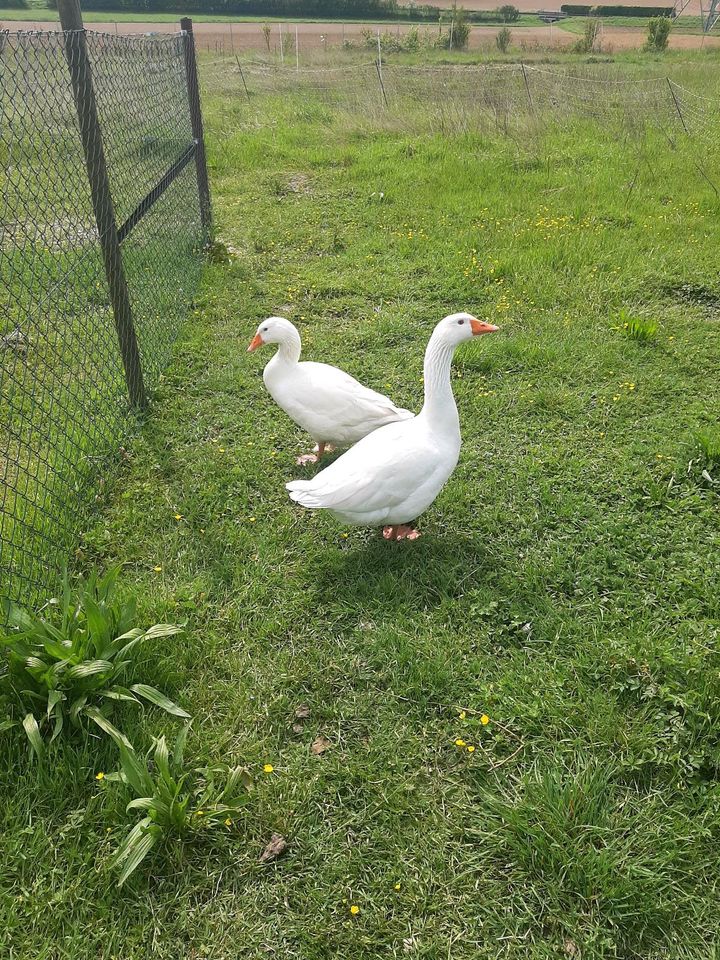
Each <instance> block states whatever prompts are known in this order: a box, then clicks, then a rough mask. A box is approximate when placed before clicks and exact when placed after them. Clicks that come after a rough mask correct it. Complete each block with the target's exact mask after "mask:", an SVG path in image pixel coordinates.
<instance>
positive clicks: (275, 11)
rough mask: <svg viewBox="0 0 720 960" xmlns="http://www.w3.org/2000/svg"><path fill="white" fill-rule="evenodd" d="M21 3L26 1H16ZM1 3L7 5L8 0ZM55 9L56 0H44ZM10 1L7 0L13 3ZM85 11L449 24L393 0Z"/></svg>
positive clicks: (177, 0)
mask: <svg viewBox="0 0 720 960" xmlns="http://www.w3.org/2000/svg"><path fill="white" fill-rule="evenodd" d="M15 2H17V4H18V5H24V4H25V2H26V0H15ZM0 3H5V5H6V6H7V5H8V2H7V0H0ZM46 3H47V5H48V6H49V7H51V8H53V9H57V0H46ZM12 4H13V0H10V4H9V5H10V6H12ZM82 6H83V9H84V10H98V11H103V12H105V13H112V12H115V13H149V14H152V13H177V14H178V16H180V15H182V14H194V13H202V14H216V15H220V16H222V15H230V16H252V17H255V16H257V17H262V16H265V17H318V18H327V19H330V20H343V19H344V20H367V19H370V20H386V19H389V18H392V19H393V20H409V21H422V22H425V23H427V22H436V23H437V21H438V20H439V19H440V15H441V13H442V20H443V22H445V23H448V22H449V21H450V19H451V13H450V11H449V10H447V9H445V10H442V11H441V10H440V7H436V6H430V5H429V4H423V5H417V6H414V7H409V6H400V5H398V4H397V3H396V2H395V0H82ZM465 19H466V20H468V21H470V22H472V23H493V24H494V23H505V22H506V19H507V17H506V16H503V14H502V13H501V12H500V10H471V11H465Z"/></svg>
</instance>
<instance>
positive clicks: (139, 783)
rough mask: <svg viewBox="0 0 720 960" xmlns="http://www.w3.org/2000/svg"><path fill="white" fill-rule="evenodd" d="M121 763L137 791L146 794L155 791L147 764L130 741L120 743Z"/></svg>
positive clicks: (128, 779)
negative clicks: (125, 743)
mask: <svg viewBox="0 0 720 960" xmlns="http://www.w3.org/2000/svg"><path fill="white" fill-rule="evenodd" d="M120 765H121V767H122V771H123V773H124V774H125V777H126V779H127V782H128V783H129V784H130V786H131V787H132V788H133V790H134V791H135V793H138V794H140V796H146V795H147V794H152V793H153V792H154V789H153V788H154V784H153V779H152V777H151V776H150V773H149V771H148V768H147V765H146V764H145V763H144V762H143V761H142V760H140V758H139V757H138V755H137V754H136V753H135V751H134V749H133V748H132V746H131V745H130V743H128V744H127V746H125V745H124V744H123V745H120Z"/></svg>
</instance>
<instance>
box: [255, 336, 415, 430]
mask: <svg viewBox="0 0 720 960" xmlns="http://www.w3.org/2000/svg"><path fill="white" fill-rule="evenodd" d="M257 336H258V337H260V338H261V340H262V342H263V343H277V344H278V350H277V353H276V354H275V356H274V357H273V358H272V359H271V360H270V362H269V363H268V364H267V366H266V367H265V370H264V371H263V380H264V382H265V386H266V388H267V391H268V393H269V394H270V396H271V397H272V398H273V400H274V401H275V402H276V403H277V405H278V406H279V407H281V408H282V409H283V410H284V411H285V413H287V415H288V416H289V417H290V418H291V419H292V420H294V421H295V423H297V424H298V426H300V427H302V428H303V430H306V431H307V432H308V433H309V434H310V436H311V437H312V438H313V440H315V442H316V443H323V444H333V445H334V446H339V447H344V446H349V445H350V444H352V443H357V441H358V440H361V439H362V438H363V437H365V436H367V435H368V434H369V433H372V432H373V431H374V430H377V429H378V428H379V427H384V426H385V425H386V424H391V423H395V422H396V421H399V420H409V419H411V418H412V417H413V416H414V414H413V413H411V412H410V411H409V410H403V409H401V408H400V407H396V406H395V404H394V403H393V402H392V401H391V400H389V399H388V398H387V397H385V396H383V395H382V394H381V393H377V392H376V391H375V390H370V389H369V388H368V387H365V386H363V385H362V384H361V383H359V382H358V381H357V380H355V379H354V377H351V376H350V375H349V374H347V373H344V372H343V371H342V370H338V368H337V367H332V366H330V365H329V364H327V363H314V362H312V361H303V362H300V360H299V358H300V350H301V342H300V334H299V333H298V331H297V329H296V328H295V327H294V326H293V324H292V323H290V321H289V320H285V319H284V318H283V317H271V318H269V319H268V320H266V321H265V322H264V323H261V324H260V326H259V328H258V333H257Z"/></svg>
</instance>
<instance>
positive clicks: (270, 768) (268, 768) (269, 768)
mask: <svg viewBox="0 0 720 960" xmlns="http://www.w3.org/2000/svg"><path fill="white" fill-rule="evenodd" d="M274 769H275V767H274V766H273V765H272V764H271V763H266V764H265V765H264V766H263V773H272V772H273V770H274Z"/></svg>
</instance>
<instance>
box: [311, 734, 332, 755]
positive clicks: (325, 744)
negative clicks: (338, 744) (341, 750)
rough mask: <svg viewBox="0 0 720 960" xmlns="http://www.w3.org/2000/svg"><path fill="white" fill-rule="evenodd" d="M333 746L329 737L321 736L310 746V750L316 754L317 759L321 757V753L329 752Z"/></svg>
mask: <svg viewBox="0 0 720 960" xmlns="http://www.w3.org/2000/svg"><path fill="white" fill-rule="evenodd" d="M331 746H332V744H331V743H330V741H329V740H328V738H327V737H324V736H323V735H322V734H320V736H319V737H315V739H314V740H313V742H312V743H311V744H310V749H311V750H312V752H313V753H314V754H315V756H316V757H319V756H320V754H321V753H325V751H326V750H329V749H330V747H331Z"/></svg>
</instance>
